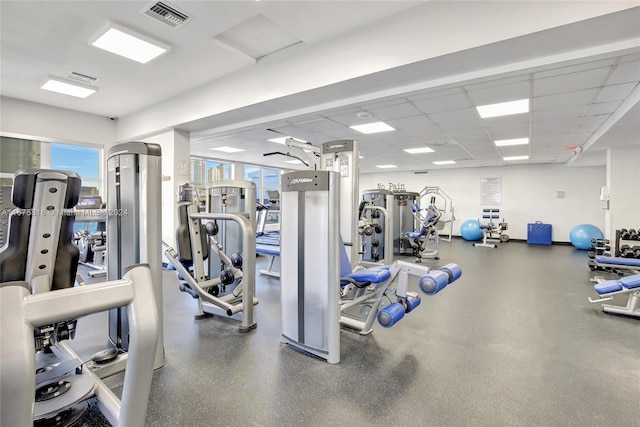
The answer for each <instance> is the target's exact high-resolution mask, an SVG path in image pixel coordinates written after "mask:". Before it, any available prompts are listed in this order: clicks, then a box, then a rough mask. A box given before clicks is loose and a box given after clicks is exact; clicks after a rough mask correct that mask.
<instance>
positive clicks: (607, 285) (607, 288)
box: [593, 280, 622, 295]
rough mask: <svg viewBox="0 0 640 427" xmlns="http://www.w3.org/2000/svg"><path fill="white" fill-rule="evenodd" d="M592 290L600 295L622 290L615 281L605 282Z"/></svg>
mask: <svg viewBox="0 0 640 427" xmlns="http://www.w3.org/2000/svg"><path fill="white" fill-rule="evenodd" d="M593 289H594V290H595V291H596V292H597V293H598V294H600V295H602V294H608V293H611V292H618V291H621V290H622V285H621V284H620V282H618V281H617V280H607V281H606V282H602V283H598V284H597V285H595V286H594V287H593Z"/></svg>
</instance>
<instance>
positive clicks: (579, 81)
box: [533, 67, 611, 97]
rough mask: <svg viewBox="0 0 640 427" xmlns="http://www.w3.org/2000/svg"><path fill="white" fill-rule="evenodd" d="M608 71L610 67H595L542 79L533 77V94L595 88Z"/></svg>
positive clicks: (601, 83)
mask: <svg viewBox="0 0 640 427" xmlns="http://www.w3.org/2000/svg"><path fill="white" fill-rule="evenodd" d="M609 71H611V67H605V68H596V69H595V70H588V71H581V72H578V73H571V74H563V75H561V76H555V77H547V78H543V79H540V78H535V79H534V80H533V95H534V96H537V97H538V96H545V95H551V94H558V93H565V92H573V91H576V90H583V89H591V88H597V87H600V86H602V85H603V84H604V82H605V79H606V77H607V76H608V75H609Z"/></svg>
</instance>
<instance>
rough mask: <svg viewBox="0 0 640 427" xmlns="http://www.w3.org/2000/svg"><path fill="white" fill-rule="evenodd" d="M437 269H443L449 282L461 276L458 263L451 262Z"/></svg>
mask: <svg viewBox="0 0 640 427" xmlns="http://www.w3.org/2000/svg"><path fill="white" fill-rule="evenodd" d="M438 270H444V271H445V272H447V273H448V274H449V278H450V279H449V283H451V282H455V281H456V280H458V279H459V278H460V276H462V268H460V266H459V265H458V264H455V263H453V262H451V263H449V264H447V265H445V266H442V267H440V268H439V269H438Z"/></svg>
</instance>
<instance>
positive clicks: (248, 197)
mask: <svg viewBox="0 0 640 427" xmlns="http://www.w3.org/2000/svg"><path fill="white" fill-rule="evenodd" d="M255 188H256V187H255V184H254V183H252V182H247V181H223V182H218V183H212V184H209V185H207V203H206V206H207V211H208V212H206V213H200V212H199V210H198V206H197V205H195V204H191V205H189V206H188V207H187V212H188V217H189V236H190V242H191V247H192V256H193V273H191V272H190V271H189V270H188V269H187V268H186V267H185V266H184V265H183V264H182V262H180V258H179V256H178V252H177V251H176V250H175V249H174V248H172V247H171V246H170V245H168V244H167V243H165V242H162V244H163V245H164V247H165V252H164V255H165V257H166V258H167V259H168V260H169V262H170V263H171V264H172V265H173V266H174V267H175V268H176V270H177V271H178V273H179V274H180V276H181V277H182V279H183V280H185V281H186V282H187V283H188V284H189V286H190V287H191V289H192V290H193V291H194V292H195V293H196V295H197V296H198V298H197V307H198V314H197V317H200V316H203V315H205V313H207V314H218V315H224V316H227V317H230V318H232V319H234V320H239V321H240V322H241V324H240V327H239V329H238V330H239V331H240V332H248V331H250V330H252V329H255V328H256V327H257V322H256V321H255V319H254V313H253V310H254V306H255V305H257V304H258V303H259V300H258V298H256V297H255V292H256V291H255V288H256V283H255V270H256V250H255V248H256V233H255V220H256V209H255V206H256V202H255V200H256V189H255ZM225 189H236V190H239V191H238V193H235V195H236V196H237V197H240V196H241V195H242V198H243V200H244V201H245V205H244V207H242V206H240V208H241V211H239V212H226V210H227V209H226V207H227V204H226V202H225V200H226V197H227V194H228V193H227V192H226V191H225ZM218 190H221V191H222V192H221V194H220V196H221V197H222V198H223V199H224V200H223V201H222V203H221V204H220V205H217V204H216V203H214V202H213V200H212V198H213V197H214V196H216V195H217V194H214V193H215V192H216V191H218ZM216 205H217V207H216ZM217 208H222V209H221V210H223V212H212V211H213V210H216V209H217ZM217 220H220V221H223V222H224V224H223V226H221V227H220V231H221V232H222V233H221V239H222V244H221V245H218V244H213V243H212V244H211V245H210V246H211V248H212V249H213V250H212V251H210V254H209V277H210V279H207V274H206V271H205V260H204V257H203V251H202V246H201V235H200V232H201V231H200V230H201V227H200V225H201V223H202V221H217ZM230 225H234V226H236V230H238V231H239V235H238V233H237V232H236V231H234V230H232V229H231V227H228V226H230ZM230 247H231V249H230ZM223 248H224V251H223V250H222V249H223ZM231 250H233V251H234V252H237V251H240V252H242V255H243V266H242V270H240V269H234V274H235V280H236V281H237V282H238V283H237V285H236V287H235V289H234V292H229V293H227V294H225V295H223V296H219V297H218V296H214V295H212V294H210V293H209V292H207V288H210V287H212V286H217V285H220V284H221V280H220V278H219V277H218V276H217V275H219V272H220V270H219V269H218V270H217V273H216V270H215V267H214V265H212V264H218V265H219V263H218V262H217V260H215V259H214V260H212V259H211V257H212V255H213V253H215V254H217V256H218V257H220V259H221V260H223V261H224V262H225V264H227V265H231V260H230V259H229V257H228V256H227V255H226V254H225V252H229V251H231ZM216 274H217V275H216ZM213 277H215V278H213Z"/></svg>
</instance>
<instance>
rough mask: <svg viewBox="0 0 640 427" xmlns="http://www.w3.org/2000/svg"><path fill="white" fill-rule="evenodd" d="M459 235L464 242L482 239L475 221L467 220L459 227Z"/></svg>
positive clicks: (478, 225)
mask: <svg viewBox="0 0 640 427" xmlns="http://www.w3.org/2000/svg"><path fill="white" fill-rule="evenodd" d="M460 234H461V235H462V238H463V239H464V240H480V239H482V230H480V223H479V222H478V220H477V219H468V220H466V221H465V222H463V223H462V225H461V226H460Z"/></svg>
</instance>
